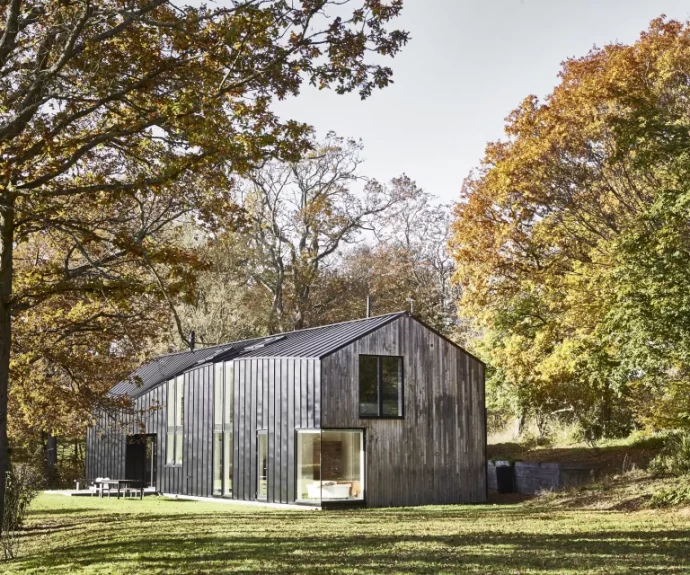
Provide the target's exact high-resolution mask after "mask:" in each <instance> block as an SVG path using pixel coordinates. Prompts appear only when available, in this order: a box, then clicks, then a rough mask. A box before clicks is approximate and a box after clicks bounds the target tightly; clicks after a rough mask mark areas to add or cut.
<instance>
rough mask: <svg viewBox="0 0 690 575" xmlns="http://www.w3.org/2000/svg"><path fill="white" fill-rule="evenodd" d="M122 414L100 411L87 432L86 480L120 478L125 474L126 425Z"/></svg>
mask: <svg viewBox="0 0 690 575" xmlns="http://www.w3.org/2000/svg"><path fill="white" fill-rule="evenodd" d="M124 417H125V416H124V414H123V413H121V412H106V411H99V412H97V413H96V414H95V419H96V421H95V423H94V425H91V426H90V427H89V428H88V430H87V432H86V470H85V473H86V478H87V479H96V478H97V477H110V478H120V477H123V476H124V474H125V435H124V433H123V426H124V425H125V421H124Z"/></svg>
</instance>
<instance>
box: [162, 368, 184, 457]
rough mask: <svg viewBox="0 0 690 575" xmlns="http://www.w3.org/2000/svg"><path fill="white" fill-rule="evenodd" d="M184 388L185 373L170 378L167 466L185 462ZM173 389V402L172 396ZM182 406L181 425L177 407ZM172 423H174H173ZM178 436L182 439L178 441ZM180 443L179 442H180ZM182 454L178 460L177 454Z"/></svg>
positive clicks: (166, 444) (166, 448)
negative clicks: (170, 450) (178, 422)
mask: <svg viewBox="0 0 690 575" xmlns="http://www.w3.org/2000/svg"><path fill="white" fill-rule="evenodd" d="M184 388H185V377H184V374H182V375H178V376H176V377H173V378H172V379H170V380H168V389H167V392H168V395H167V400H166V401H167V405H166V418H167V421H166V442H165V450H166V453H165V459H166V461H165V466H166V467H182V464H183V463H184ZM171 389H172V403H171V401H170V398H171ZM178 405H179V406H180V412H181V413H180V418H179V419H180V425H178V424H177V421H178V413H177V407H178ZM171 423H172V425H171ZM170 435H172V437H173V440H172V453H169V452H168V451H169V450H168V447H169V446H170ZM178 438H179V439H180V441H179V442H178ZM178 443H179V444H178ZM178 455H179V456H180V460H179V462H178V460H177V456H178Z"/></svg>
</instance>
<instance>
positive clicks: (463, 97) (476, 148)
mask: <svg viewBox="0 0 690 575" xmlns="http://www.w3.org/2000/svg"><path fill="white" fill-rule="evenodd" d="M404 3H405V8H404V10H403V16H402V17H401V18H400V19H399V20H398V21H397V23H396V27H399V28H403V29H406V30H408V31H409V32H410V33H411V36H412V40H411V41H410V43H409V44H408V45H407V47H406V48H405V49H404V50H403V52H402V53H401V54H400V55H398V56H397V57H396V58H395V59H393V60H391V61H390V65H391V66H392V68H393V71H394V82H395V83H394V84H393V85H392V86H390V87H388V88H386V89H384V90H382V91H377V92H375V93H374V95H373V96H371V97H370V98H369V99H368V100H366V101H364V102H362V101H361V100H360V99H359V97H358V96H357V95H355V94H351V95H346V96H338V95H336V94H333V93H331V92H326V91H322V92H319V91H318V90H316V89H313V88H311V87H308V86H305V88H304V89H303V92H302V94H301V95H300V96H299V97H297V98H293V99H291V100H288V101H286V102H281V103H279V104H278V105H277V106H276V109H277V110H278V111H279V113H280V115H281V116H283V117H285V118H293V119H295V120H300V121H304V122H308V123H309V124H312V125H313V126H315V128H316V129H317V133H318V134H319V135H321V136H322V135H325V133H326V132H327V131H329V130H334V131H335V132H336V133H337V134H339V135H341V136H347V137H354V138H361V139H362V141H363V143H364V146H365V148H364V157H365V158H366V163H365V164H364V167H363V172H364V173H365V174H366V175H368V176H370V177H375V178H378V179H381V180H388V179H390V178H392V177H395V176H397V175H400V174H401V173H403V172H405V173H407V175H409V176H410V177H411V178H413V179H414V180H416V181H417V183H418V184H419V185H420V186H421V187H422V188H424V189H425V190H426V191H428V192H431V193H432V194H435V195H437V196H439V197H441V198H442V199H443V200H444V201H447V202H452V201H455V200H456V199H457V197H458V192H459V189H460V186H461V184H462V180H463V179H464V178H465V176H466V175H467V174H468V172H469V171H470V170H471V169H472V168H473V167H475V166H477V165H478V163H479V160H480V158H481V157H482V155H483V151H484V147H485V145H486V143H487V142H488V141H492V140H496V139H498V138H500V137H501V136H502V133H503V124H504V118H505V117H506V116H507V115H508V114H509V112H510V111H511V110H512V109H514V108H515V107H516V106H517V105H518V104H519V103H520V102H521V101H522V99H523V98H525V97H526V96H528V95H529V94H536V95H537V96H539V97H543V96H544V95H546V94H548V93H549V92H550V91H551V90H552V89H553V87H554V86H555V84H556V83H557V81H558V78H557V74H558V71H559V69H560V63H561V62H562V61H563V60H565V59H566V58H568V57H571V56H582V55H585V54H586V53H587V52H588V51H589V50H590V49H591V48H592V47H593V46H594V45H597V46H602V45H604V44H607V43H610V42H615V41H618V42H623V43H631V42H634V41H635V40H636V39H637V37H638V36H639V34H640V32H641V31H642V30H643V29H645V28H647V26H648V24H649V22H650V21H651V20H652V19H654V18H656V17H658V16H660V15H661V14H666V15H667V16H669V17H671V18H675V19H678V20H681V21H685V20H688V19H689V18H690V2H688V1H687V0H404Z"/></svg>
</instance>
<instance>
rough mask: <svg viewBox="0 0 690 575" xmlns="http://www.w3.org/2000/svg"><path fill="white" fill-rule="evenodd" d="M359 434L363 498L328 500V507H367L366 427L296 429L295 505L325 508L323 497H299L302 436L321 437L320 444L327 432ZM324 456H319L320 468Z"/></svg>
mask: <svg viewBox="0 0 690 575" xmlns="http://www.w3.org/2000/svg"><path fill="white" fill-rule="evenodd" d="M331 431H332V432H357V433H360V434H361V438H362V439H361V441H362V450H361V452H360V466H361V471H360V477H361V483H362V497H361V498H358V499H332V500H327V501H326V505H328V506H329V507H330V506H333V507H336V506H341V505H342V506H343V507H347V506H349V505H357V506H360V505H361V506H363V507H366V505H367V431H368V430H367V428H366V427H318V428H299V427H298V428H296V429H295V435H294V441H295V471H294V474H293V478H294V485H295V493H294V497H295V505H304V506H305V507H312V506H313V507H323V497H322V498H321V499H320V500H319V501H316V500H309V499H301V498H300V497H299V465H298V448H297V445H298V442H299V436H300V435H307V434H313V435H318V436H319V442H321V441H322V440H323V433H324V432H326V433H328V432H331ZM321 461H322V454H320V455H319V468H320V467H321Z"/></svg>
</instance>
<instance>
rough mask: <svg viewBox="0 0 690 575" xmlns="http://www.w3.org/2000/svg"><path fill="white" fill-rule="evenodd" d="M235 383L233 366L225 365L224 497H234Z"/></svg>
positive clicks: (227, 363)
mask: <svg viewBox="0 0 690 575" xmlns="http://www.w3.org/2000/svg"><path fill="white" fill-rule="evenodd" d="M233 381H234V372H233V365H232V363H230V362H229V361H228V362H226V363H225V391H224V393H223V495H232V464H233V455H234V451H233V436H232V425H233V413H234V410H233V404H234V397H235V396H234V395H233V393H232V389H233Z"/></svg>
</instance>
